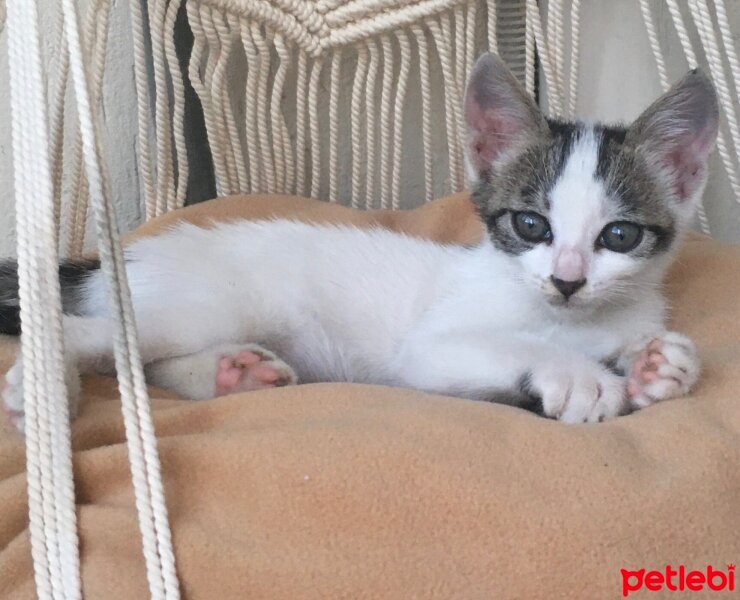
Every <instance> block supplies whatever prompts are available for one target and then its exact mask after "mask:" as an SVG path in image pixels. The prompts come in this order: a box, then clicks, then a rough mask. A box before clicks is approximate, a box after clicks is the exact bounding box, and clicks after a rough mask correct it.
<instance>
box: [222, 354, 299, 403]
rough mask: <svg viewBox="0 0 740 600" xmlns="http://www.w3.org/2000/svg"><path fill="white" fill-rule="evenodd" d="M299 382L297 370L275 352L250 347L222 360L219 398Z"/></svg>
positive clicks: (223, 357)
mask: <svg viewBox="0 0 740 600" xmlns="http://www.w3.org/2000/svg"><path fill="white" fill-rule="evenodd" d="M297 380H298V378H297V377H296V374H295V372H294V371H293V369H291V368H290V367H289V366H288V365H287V364H285V363H284V362H283V361H282V360H280V359H279V358H278V357H277V356H275V355H274V354H273V353H272V352H269V351H268V350H265V349H264V348H260V347H259V346H247V347H245V348H244V349H242V350H240V351H239V352H236V353H235V354H229V355H226V356H222V357H221V358H220V359H219V362H218V368H217V370H216V395H217V396H225V395H227V394H234V393H238V392H248V391H252V390H261V389H265V388H271V387H281V386H285V385H292V384H295V383H296V382H297Z"/></svg>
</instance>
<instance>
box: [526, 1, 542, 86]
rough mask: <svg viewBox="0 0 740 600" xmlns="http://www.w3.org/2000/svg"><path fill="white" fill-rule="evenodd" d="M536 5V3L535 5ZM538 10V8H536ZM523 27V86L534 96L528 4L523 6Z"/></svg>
mask: <svg viewBox="0 0 740 600" xmlns="http://www.w3.org/2000/svg"><path fill="white" fill-rule="evenodd" d="M535 7H536V5H535ZM538 10H539V9H538ZM525 11H526V12H525V16H524V20H525V27H524V87H525V89H526V90H527V93H528V94H529V95H530V96H532V97H533V98H534V77H535V73H534V68H535V43H534V25H533V23H532V21H533V18H532V8H531V6H530V5H529V4H527V5H526V6H525Z"/></svg>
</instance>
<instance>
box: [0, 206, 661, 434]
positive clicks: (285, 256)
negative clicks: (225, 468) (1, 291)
mask: <svg viewBox="0 0 740 600" xmlns="http://www.w3.org/2000/svg"><path fill="white" fill-rule="evenodd" d="M127 256H128V263H127V264H128V267H127V269H128V274H129V279H130V285H131V290H132V295H133V301H134V307H135V312H136V317H137V324H138V328H139V334H140V341H141V348H142V355H143V358H144V360H145V362H147V363H151V362H154V361H161V360H162V359H167V358H172V357H178V356H183V355H189V354H193V353H197V352H200V351H203V350H204V349H206V348H209V347H213V346H218V345H219V344H221V345H223V344H239V343H242V344H244V343H258V344H263V345H264V346H266V347H267V348H269V349H271V350H273V351H274V352H276V353H277V354H278V355H279V356H280V357H281V358H282V359H283V360H285V361H286V362H287V363H288V364H289V365H291V366H292V367H293V369H295V371H296V373H297V374H298V377H299V379H300V380H301V381H302V382H311V381H348V382H366V383H375V384H388V385H399V386H410V387H415V388H419V389H422V390H428V391H432V392H438V393H447V394H454V395H458V396H461V397H467V398H474V399H488V398H491V397H493V396H494V395H498V397H500V395H501V393H502V392H507V391H513V390H516V387H517V384H518V381H520V380H521V378H522V377H523V376H524V375H527V374H528V375H529V376H530V379H531V381H530V383H531V386H532V391H533V392H534V393H537V394H539V395H541V396H542V398H543V405H544V409H545V412H546V413H547V414H548V415H550V416H556V417H560V418H563V419H564V420H567V421H595V420H599V419H602V418H605V417H611V416H614V415H616V414H618V413H619V412H620V411H621V410H622V409H623V407H624V403H625V394H624V380H623V378H621V377H617V376H616V375H614V374H612V373H610V372H608V371H607V370H606V369H605V368H604V367H602V366H601V365H600V364H598V362H597V361H598V360H599V359H602V358H604V357H607V356H611V355H614V354H618V353H619V352H620V351H621V349H622V348H624V347H627V346H628V345H629V344H630V343H633V342H634V341H635V340H638V339H642V338H644V337H645V336H646V335H647V336H648V337H650V336H651V335H653V334H655V335H657V334H659V333H660V332H662V330H663V316H664V308H663V301H662V298H661V297H660V295H659V294H658V293H657V292H652V293H647V294H644V295H642V296H638V297H635V298H632V299H630V300H629V301H623V302H619V303H615V304H606V305H600V306H599V310H598V311H596V312H593V311H591V310H589V308H588V306H587V305H586V306H584V307H583V308H582V309H579V308H577V307H554V306H552V305H551V304H550V303H549V301H548V294H546V293H545V294H543V293H542V291H541V289H540V288H539V287H538V286H536V285H535V286H533V285H531V284H530V282H529V281H527V279H526V278H523V277H522V274H521V273H520V272H519V266H518V264H517V263H516V262H514V261H512V259H511V257H509V256H508V255H504V254H502V253H500V252H499V251H497V250H495V249H494V247H493V246H492V245H491V244H490V242H488V241H485V242H482V243H481V244H480V245H478V246H476V247H474V248H463V247H458V246H444V245H440V244H437V243H433V242H430V241H424V240H420V239H414V238H410V237H406V236H404V235H400V234H397V233H392V232H390V231H386V230H382V229H375V230H360V229H355V228H351V227H332V226H317V225H308V224H303V223H296V222H291V221H283V220H281V221H270V222H237V223H231V224H220V225H217V226H214V227H212V228H209V229H201V228H198V227H195V226H193V225H180V226H178V227H177V228H175V229H173V230H171V231H169V232H167V233H164V234H162V235H159V236H157V237H153V238H148V239H143V240H139V241H136V242H134V243H133V244H132V245H131V246H130V247H129V248H128V250H127ZM103 285H104V283H103V280H102V276H101V275H100V274H96V275H95V276H94V277H92V278H91V279H90V280H89V283H88V285H87V288H86V300H85V304H84V309H83V310H84V312H85V314H87V315H89V316H87V317H84V318H83V317H65V336H66V340H65V343H66V348H67V350H68V352H70V353H71V355H72V356H74V357H75V358H76V359H77V360H78V361H79V363H80V366H81V367H82V369H83V370H107V369H110V368H111V362H110V358H111V331H110V330H111V328H110V323H109V321H108V318H107V311H106V308H105V302H104V290H103ZM210 360H215V359H213V357H211V359H210ZM186 362H187V361H186ZM187 364H188V367H187V368H192V363H187ZM16 372H17V369H16ZM154 372H155V373H156V370H155V371H154ZM16 374H17V373H16ZM150 374H151V370H150ZM174 376H175V377H176V376H177V373H176V372H175V375H174ZM211 376H212V375H211ZM167 377H169V378H170V383H171V377H173V372H172V369H170V370H168V375H167ZM17 379H19V377H15V378H14V377H11V378H10V380H11V381H16V380H17ZM182 381H183V382H184V383H183V386H182V387H184V388H185V389H180V390H179V391H180V392H181V393H184V394H186V395H189V396H190V397H202V396H203V392H202V391H199V390H202V389H203V384H202V383H200V384H197V385H196V384H193V386H192V387H193V389H192V393H188V389H187V388H188V384H187V377H185V374H184V373H183V378H182ZM152 383H155V384H158V383H159V384H167V383H168V381H157V380H156V374H155V380H154V381H153V382H152ZM171 387H172V385H171ZM19 394H20V385H19V384H18V385H15V386H12V385H11V386H10V387H9V389H8V391H7V392H6V402H7V403H8V404H9V407H10V408H11V409H12V410H16V411H17V410H19V408H18V401H17V399H18V395H19Z"/></svg>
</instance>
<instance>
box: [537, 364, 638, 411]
mask: <svg viewBox="0 0 740 600" xmlns="http://www.w3.org/2000/svg"><path fill="white" fill-rule="evenodd" d="M529 386H530V391H531V392H532V393H533V394H534V395H536V396H538V397H539V398H540V399H541V401H542V409H543V412H544V414H545V416H547V417H552V418H554V419H559V420H561V421H564V422H566V423H585V422H588V423H596V422H599V421H604V420H606V419H611V418H613V417H616V416H618V415H620V414H622V413H623V412H624V409H625V390H624V378H623V377H619V376H617V375H614V374H613V373H610V372H609V371H607V370H606V369H604V368H603V367H602V366H601V365H599V364H597V363H595V362H592V361H590V360H588V359H585V358H584V359H576V360H571V361H564V360H563V361H561V360H553V361H551V362H548V363H546V364H544V365H542V366H541V367H539V368H537V369H535V370H534V371H533V372H532V374H531V376H530V380H529Z"/></svg>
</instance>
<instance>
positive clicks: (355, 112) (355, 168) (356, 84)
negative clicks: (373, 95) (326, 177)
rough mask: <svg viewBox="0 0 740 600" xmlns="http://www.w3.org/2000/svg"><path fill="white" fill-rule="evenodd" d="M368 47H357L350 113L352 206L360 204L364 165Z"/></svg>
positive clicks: (355, 206)
mask: <svg viewBox="0 0 740 600" xmlns="http://www.w3.org/2000/svg"><path fill="white" fill-rule="evenodd" d="M367 56H368V52H367V48H366V47H365V46H364V45H363V46H360V47H359V48H357V65H356V66H355V77H354V81H353V82H352V105H351V108H352V109H351V114H350V134H351V136H350V137H351V138H352V207H353V208H358V207H359V206H360V195H361V193H362V191H361V188H360V186H361V182H360V168H361V166H362V145H361V139H362V138H361V137H360V136H361V127H362V125H361V120H360V114H361V111H362V90H363V87H364V85H365V75H366V73H367V65H368V60H367Z"/></svg>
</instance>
